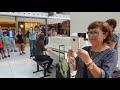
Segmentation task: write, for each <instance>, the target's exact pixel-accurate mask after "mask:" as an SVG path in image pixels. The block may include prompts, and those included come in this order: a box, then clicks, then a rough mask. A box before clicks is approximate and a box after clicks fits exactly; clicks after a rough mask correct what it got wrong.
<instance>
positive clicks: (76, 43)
mask: <svg viewBox="0 0 120 90" xmlns="http://www.w3.org/2000/svg"><path fill="white" fill-rule="evenodd" d="M79 45H80V41H79V37H77V36H71V49H72V50H73V51H74V52H77V51H78V48H79V47H80V46H79Z"/></svg>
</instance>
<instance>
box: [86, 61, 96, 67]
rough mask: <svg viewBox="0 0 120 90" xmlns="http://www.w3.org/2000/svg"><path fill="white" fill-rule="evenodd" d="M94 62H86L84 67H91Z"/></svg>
mask: <svg viewBox="0 0 120 90" xmlns="http://www.w3.org/2000/svg"><path fill="white" fill-rule="evenodd" d="M93 63H94V62H93V61H92V62H88V63H86V65H87V67H89V66H90V65H92V64H93Z"/></svg>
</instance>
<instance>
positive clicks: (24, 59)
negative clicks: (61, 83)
mask: <svg viewBox="0 0 120 90" xmlns="http://www.w3.org/2000/svg"><path fill="white" fill-rule="evenodd" d="M10 55H11V57H10V58H6V59H1V60H0V78H40V77H42V76H43V72H42V71H41V72H38V73H33V72H34V71H36V62H34V61H33V60H32V59H30V58H29V56H30V54H29V48H28V47H27V48H26V54H24V55H19V53H18V52H11V53H10ZM40 69H42V67H40ZM51 71H52V72H55V68H53V69H52V70H51ZM53 74H54V73H52V74H51V76H49V77H48V78H54V77H55V75H53Z"/></svg>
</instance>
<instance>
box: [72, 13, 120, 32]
mask: <svg viewBox="0 0 120 90" xmlns="http://www.w3.org/2000/svg"><path fill="white" fill-rule="evenodd" d="M70 14H71V32H70V33H85V32H87V27H88V25H89V24H90V23H91V22H93V21H96V20H102V21H106V20H107V19H110V18H114V19H116V20H117V23H118V24H117V25H118V26H117V27H116V31H119V32H120V12H71V13H70Z"/></svg>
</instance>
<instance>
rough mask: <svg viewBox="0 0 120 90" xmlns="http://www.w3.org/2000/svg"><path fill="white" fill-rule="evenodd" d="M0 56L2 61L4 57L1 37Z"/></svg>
mask: <svg viewBox="0 0 120 90" xmlns="http://www.w3.org/2000/svg"><path fill="white" fill-rule="evenodd" d="M0 54H1V55H2V59H4V56H3V41H2V39H1V37H0ZM0 59H1V58H0Z"/></svg>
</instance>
